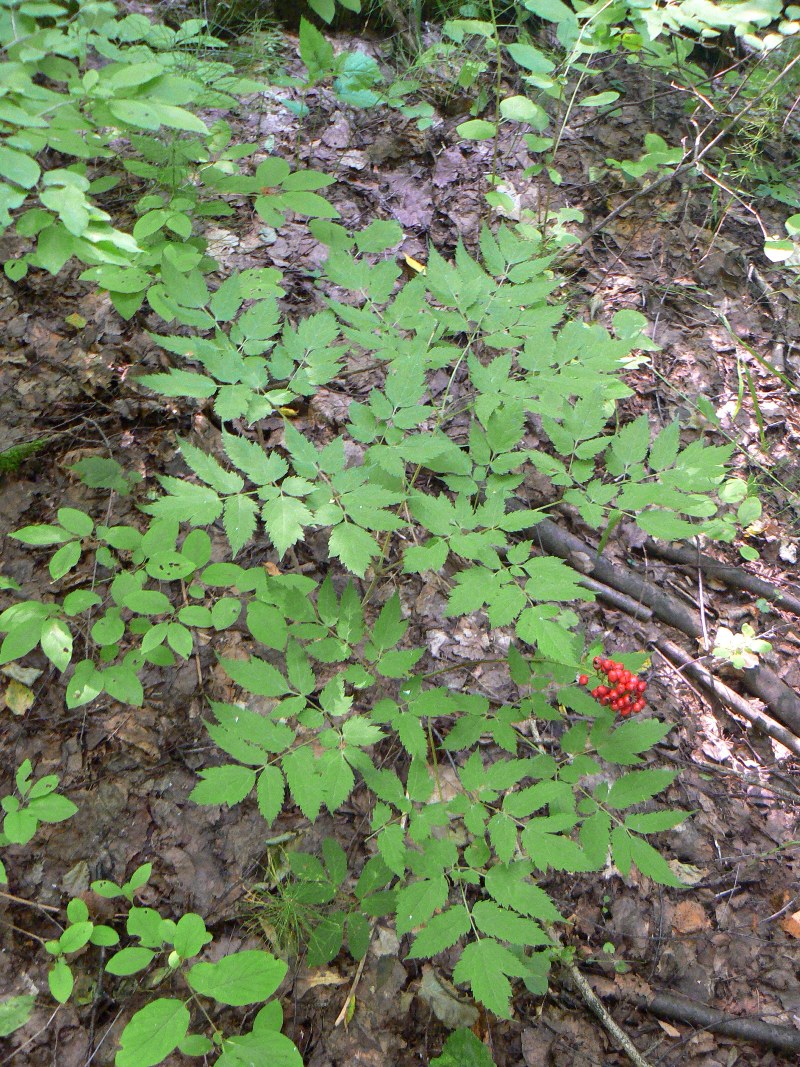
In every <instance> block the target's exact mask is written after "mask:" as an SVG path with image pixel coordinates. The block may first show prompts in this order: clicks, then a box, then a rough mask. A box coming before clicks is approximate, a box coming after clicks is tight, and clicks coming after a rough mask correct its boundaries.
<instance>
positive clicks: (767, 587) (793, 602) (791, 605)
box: [644, 541, 800, 615]
mask: <svg viewBox="0 0 800 1067" xmlns="http://www.w3.org/2000/svg"><path fill="white" fill-rule="evenodd" d="M644 548H645V550H646V551H647V552H649V553H651V555H653V556H658V558H659V559H666V560H669V562H670V563H679V564H681V566H686V567H695V568H697V567H700V568H701V569H702V570H703V571H704V572H705V573H706V574H707V575H709V577H711V578H717V579H718V580H719V581H721V582H724V583H725V585H729V586H731V587H732V588H733V589H744V590H745V591H746V592H748V593H754V594H755V595H756V596H763V597H764V598H765V599H766V600H770V601H772V602H773V603H774V604H775V606H776V607H777V608H786V610H787V611H791V612H793V613H794V614H795V615H800V597H798V596H796V595H795V594H793V593H790V592H787V591H786V590H784V589H779V588H778V587H777V586H775V585H772V584H771V583H770V582H765V581H764V579H763V578H759V577H757V576H756V575H755V574H750V573H748V571H744V570H742V569H741V568H740V567H731V566H730V565H729V564H727V563H720V561H719V560H717V559H714V558H713V557H712V556H706V555H704V554H703V553H702V552H696V551H695V550H694V549H691V548H677V547H676V546H675V545H668V544H662V543H661V542H659V541H646V542H645V545H644Z"/></svg>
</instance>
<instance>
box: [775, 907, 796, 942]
mask: <svg viewBox="0 0 800 1067" xmlns="http://www.w3.org/2000/svg"><path fill="white" fill-rule="evenodd" d="M779 925H780V928H781V930H783V932H784V933H785V934H788V935H789V937H796V938H800V911H795V912H793V913H792V914H791V915H787V916H786V918H784V919H781V921H780V924H779Z"/></svg>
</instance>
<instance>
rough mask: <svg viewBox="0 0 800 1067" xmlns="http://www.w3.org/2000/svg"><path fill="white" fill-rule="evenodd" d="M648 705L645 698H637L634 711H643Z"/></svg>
mask: <svg viewBox="0 0 800 1067" xmlns="http://www.w3.org/2000/svg"><path fill="white" fill-rule="evenodd" d="M646 706H647V705H646V703H645V701H644V700H637V701H636V703H635V704H634V705H633V710H634V711H642V709H643V708H645V707H646Z"/></svg>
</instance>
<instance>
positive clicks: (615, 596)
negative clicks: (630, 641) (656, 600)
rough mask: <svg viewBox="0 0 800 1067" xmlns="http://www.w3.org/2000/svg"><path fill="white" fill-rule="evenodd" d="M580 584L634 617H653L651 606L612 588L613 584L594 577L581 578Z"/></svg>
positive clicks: (643, 618) (644, 619)
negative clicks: (605, 583) (606, 583)
mask: <svg viewBox="0 0 800 1067" xmlns="http://www.w3.org/2000/svg"><path fill="white" fill-rule="evenodd" d="M580 584H581V585H583V586H585V587H586V588H587V589H590V590H591V591H592V592H593V593H594V594H595V596H597V597H599V598H600V599H601V600H605V602H606V603H607V604H611V606H612V607H615V608H619V610H620V611H624V612H625V613H626V614H628V615H630V616H631V617H632V618H634V619H642V620H643V621H646V620H647V619H652V617H653V613H652V611H651V610H650V608H648V607H645V605H644V604H642V603H641V602H640V601H638V600H634V599H633V597H630V596H626V595H625V593H619V592H617V590H616V589H612V588H611V586H609V585H604V584H603V583H602V582H597V581H595V579H594V578H586V577H584V578H581V580H580Z"/></svg>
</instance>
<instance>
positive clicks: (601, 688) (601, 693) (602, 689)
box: [597, 685, 608, 697]
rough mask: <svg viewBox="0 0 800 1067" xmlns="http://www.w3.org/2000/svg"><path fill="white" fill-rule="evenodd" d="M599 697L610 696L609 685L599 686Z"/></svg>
mask: <svg viewBox="0 0 800 1067" xmlns="http://www.w3.org/2000/svg"><path fill="white" fill-rule="evenodd" d="M597 695H598V696H599V697H604V696H608V686H607V685H598V687H597Z"/></svg>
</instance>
